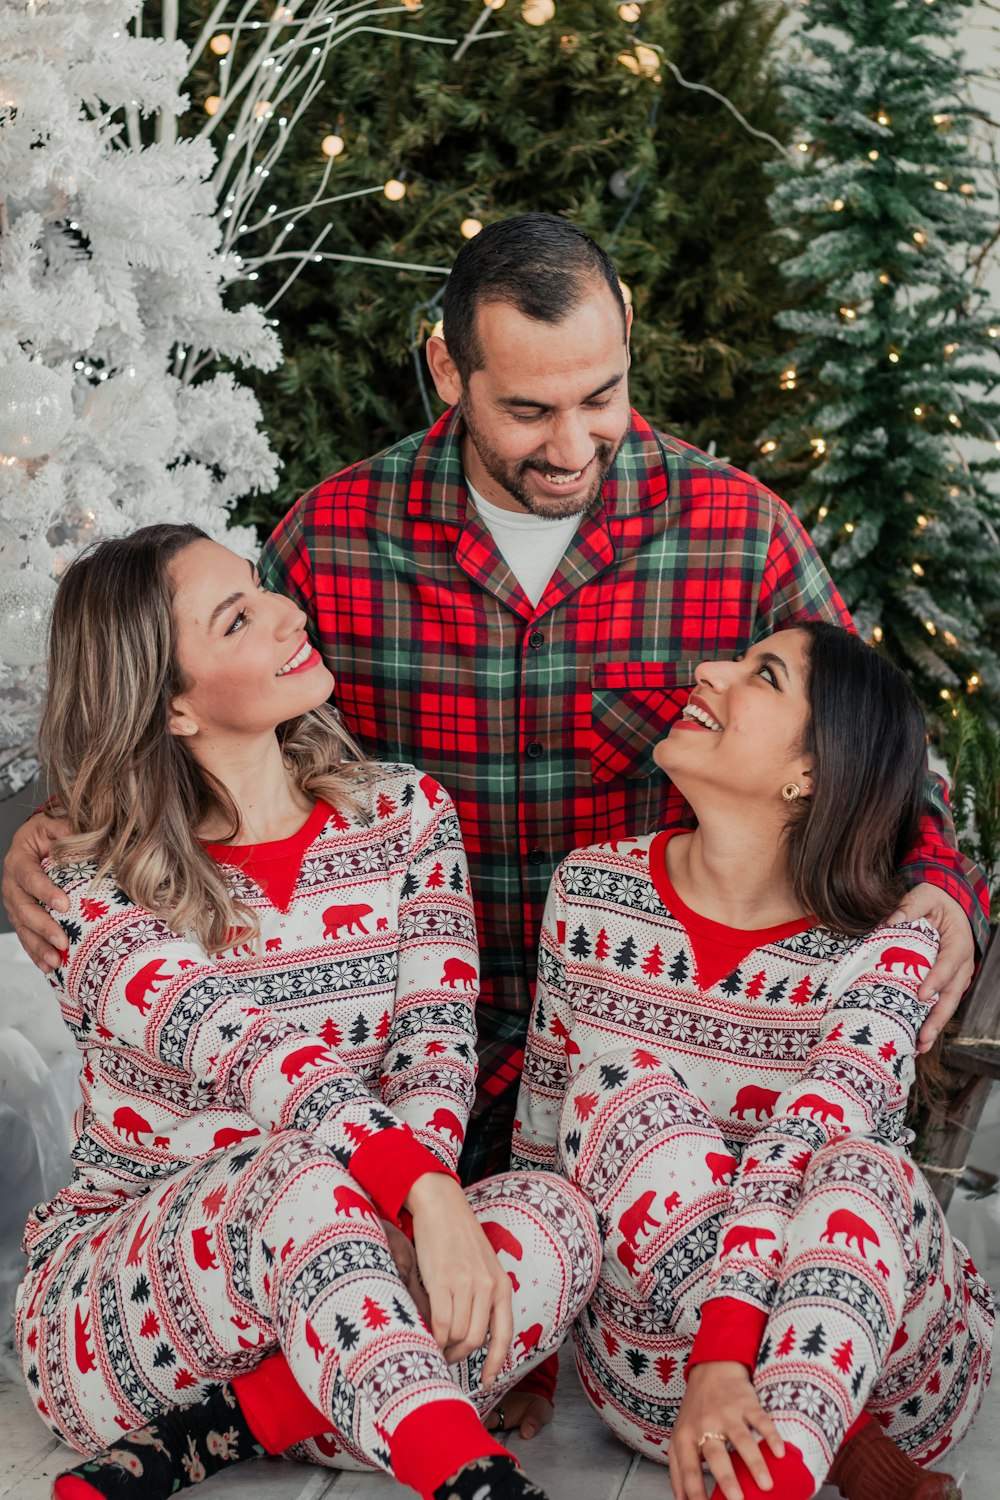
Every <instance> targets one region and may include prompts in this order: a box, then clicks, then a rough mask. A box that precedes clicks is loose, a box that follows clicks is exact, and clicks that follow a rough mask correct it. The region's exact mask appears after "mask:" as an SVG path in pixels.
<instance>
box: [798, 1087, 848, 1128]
mask: <svg viewBox="0 0 1000 1500" xmlns="http://www.w3.org/2000/svg"><path fill="white" fill-rule="evenodd" d="M806 1110H808V1111H809V1114H810V1115H811V1116H812V1118H813V1119H814V1120H821V1121H822V1122H823V1124H824V1125H825V1124H826V1122H827V1120H836V1121H837V1123H838V1124H839V1125H843V1123H844V1111H843V1110H842V1109H841V1107H840V1105H839V1104H831V1103H830V1101H829V1099H824V1098H822V1096H821V1095H819V1094H803V1095H802V1096H801V1097H800V1098H798V1099H796V1101H795V1103H794V1104H792V1105H791V1106H790V1107H789V1110H788V1113H789V1114H790V1115H801V1114H804V1113H805V1112H806Z"/></svg>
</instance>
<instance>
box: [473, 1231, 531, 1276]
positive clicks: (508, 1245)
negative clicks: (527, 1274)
mask: <svg viewBox="0 0 1000 1500" xmlns="http://www.w3.org/2000/svg"><path fill="white" fill-rule="evenodd" d="M479 1227H480V1229H481V1230H482V1231H483V1234H484V1235H485V1236H486V1238H487V1240H488V1241H489V1243H490V1245H491V1247H492V1249H493V1252H494V1254H495V1255H499V1254H500V1251H501V1250H503V1251H505V1253H506V1254H507V1255H510V1256H512V1257H513V1259H514V1260H523V1259H524V1246H523V1245H522V1244H521V1241H520V1240H518V1239H515V1238H514V1236H513V1235H512V1234H511V1232H510V1230H509V1229H505V1228H504V1226H503V1225H502V1224H494V1223H493V1221H492V1220H490V1219H488V1220H486V1221H485V1222H482V1223H480V1225H479ZM507 1275H508V1276H509V1277H510V1284H511V1286H512V1287H513V1288H514V1290H515V1292H518V1291H520V1289H521V1288H520V1283H519V1282H518V1279H517V1277H516V1276H515V1275H514V1272H513V1271H508V1272H507Z"/></svg>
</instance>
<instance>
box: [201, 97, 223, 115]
mask: <svg viewBox="0 0 1000 1500" xmlns="http://www.w3.org/2000/svg"><path fill="white" fill-rule="evenodd" d="M221 103H222V100H221V99H220V98H219V96H218V94H209V96H208V98H207V99H206V100H205V113H206V115H217V114H218V113H219V106H220V105H221Z"/></svg>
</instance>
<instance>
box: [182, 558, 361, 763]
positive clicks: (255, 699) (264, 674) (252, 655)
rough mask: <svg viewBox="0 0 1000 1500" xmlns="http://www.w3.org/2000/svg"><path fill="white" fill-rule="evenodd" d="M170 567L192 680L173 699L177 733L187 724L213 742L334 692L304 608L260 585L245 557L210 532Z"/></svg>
mask: <svg viewBox="0 0 1000 1500" xmlns="http://www.w3.org/2000/svg"><path fill="white" fill-rule="evenodd" d="M170 574H171V579H172V581H173V585H174V600H173V613H174V622H175V628H176V633H177V634H176V652H177V664H178V666H179V668H180V670H181V672H182V673H183V675H184V678H185V680H186V682H187V683H188V686H187V688H185V690H184V692H183V693H182V694H180V696H179V697H178V698H177V699H176V700H175V711H176V714H177V715H178V720H179V723H178V726H177V732H178V733H186V732H190V731H189V730H188V729H186V727H185V726H186V725H188V724H194V725H195V726H196V732H197V734H198V735H200V736H202V737H203V738H205V739H211V740H212V741H215V742H218V741H219V740H221V739H226V740H231V739H233V738H234V737H236V738H239V737H241V736H252V735H258V734H261V733H267V732H269V731H271V730H273V729H275V728H276V727H277V726H278V725H279V724H283V723H285V722H286V721H287V720H289V719H294V718H297V717H298V715H299V714H303V713H306V712H307V711H308V710H309V709H311V708H316V707H317V706H318V705H319V704H320V703H323V702H324V701H325V700H326V699H327V698H328V697H329V696H330V692H331V691H332V688H333V677H332V675H331V674H330V672H329V671H328V670H327V668H326V667H325V666H324V664H323V661H322V658H321V657H320V656H319V654H318V653H317V652H316V651H315V650H314V649H313V648H312V646H310V644H309V639H308V637H307V635H306V630H305V620H306V617H305V615H304V614H303V613H302V611H301V610H300V609H299V608H298V606H297V605H295V604H293V603H292V601H291V600H290V599H286V598H285V597H284V596H283V595H282V594H272V593H268V592H267V591H266V590H264V589H262V588H261V586H260V582H259V580H258V578H257V573H256V569H255V568H254V567H253V566H252V564H250V563H248V562H247V561H246V559H245V558H242V557H237V555H236V553H235V552H231V551H230V550H229V548H228V547H222V546H220V545H219V543H218V542H211V541H208V540H207V539H206V540H204V541H197V542H192V543H191V545H190V546H189V547H185V549H184V551H183V552H181V553H179V554H178V555H177V557H175V558H174V561H173V562H172V564H171V565H170ZM180 721H183V722H180Z"/></svg>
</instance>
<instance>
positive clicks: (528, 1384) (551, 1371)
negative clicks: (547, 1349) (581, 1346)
mask: <svg viewBox="0 0 1000 1500" xmlns="http://www.w3.org/2000/svg"><path fill="white" fill-rule="evenodd" d="M558 1378H559V1355H558V1354H550V1355H549V1357H548V1359H543V1360H542V1362H541V1364H540V1365H536V1366H535V1368H534V1369H533V1370H529V1371H528V1373H527V1375H525V1377H524V1379H523V1380H519V1381H518V1382H517V1385H516V1386H515V1387H514V1390H515V1391H522V1392H523V1393H524V1395H526V1396H544V1397H545V1399H546V1401H551V1400H552V1398H553V1396H554V1395H555V1393H556V1381H557V1380H558Z"/></svg>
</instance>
